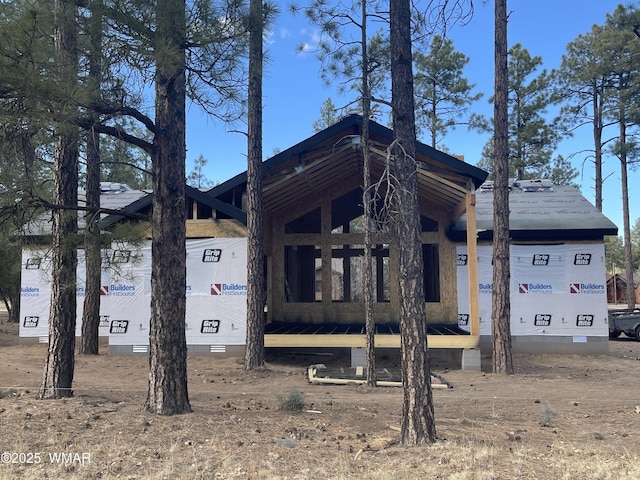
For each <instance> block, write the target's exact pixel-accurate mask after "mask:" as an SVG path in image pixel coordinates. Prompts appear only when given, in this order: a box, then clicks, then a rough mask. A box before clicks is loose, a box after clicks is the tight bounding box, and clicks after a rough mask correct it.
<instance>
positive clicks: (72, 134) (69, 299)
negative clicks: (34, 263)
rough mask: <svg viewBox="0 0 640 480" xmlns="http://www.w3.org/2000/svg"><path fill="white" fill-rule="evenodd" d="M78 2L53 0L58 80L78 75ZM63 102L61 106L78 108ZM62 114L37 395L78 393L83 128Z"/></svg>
mask: <svg viewBox="0 0 640 480" xmlns="http://www.w3.org/2000/svg"><path fill="white" fill-rule="evenodd" d="M75 15H76V6H75V2H73V1H69V0H56V1H55V3H54V16H55V20H54V35H53V38H54V43H55V50H56V65H55V66H56V68H57V70H56V82H57V85H58V86H62V85H68V83H69V82H72V81H73V79H75V78H77V62H78V53H77V36H76V30H75V28H76V27H75ZM67 107H69V105H61V107H60V111H69V112H73V111H74V109H73V107H69V108H67ZM65 120H67V119H65V118H63V116H62V115H60V118H58V119H57V121H56V125H55V147H54V148H55V151H54V166H53V203H54V205H55V206H56V208H54V209H53V225H52V246H51V251H52V260H51V266H52V271H51V307H50V314H49V348H48V351H47V357H46V360H45V364H44V373H43V376H42V383H41V385H40V390H39V391H38V395H37V397H38V398H40V399H45V398H63V397H71V396H73V391H72V384H73V373H74V366H75V362H74V353H75V352H74V350H75V338H76V332H75V330H76V265H77V256H78V253H77V250H76V248H77V242H76V239H77V227H78V217H77V212H76V210H75V209H74V207H75V206H76V205H77V204H78V155H79V152H78V131H77V128H76V127H75V126H73V125H72V123H71V122H68V121H65Z"/></svg>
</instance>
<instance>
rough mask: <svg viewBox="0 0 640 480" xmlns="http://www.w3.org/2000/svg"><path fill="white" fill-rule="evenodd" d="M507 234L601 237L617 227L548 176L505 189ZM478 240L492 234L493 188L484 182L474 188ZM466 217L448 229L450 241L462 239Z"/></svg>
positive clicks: (576, 193) (515, 236) (542, 237)
mask: <svg viewBox="0 0 640 480" xmlns="http://www.w3.org/2000/svg"><path fill="white" fill-rule="evenodd" d="M509 211H510V215H509V235H510V236H511V239H512V240H516V241H518V240H602V237H604V236H605V235H617V234H618V227H616V225H615V224H614V223H613V222H612V221H611V220H609V219H608V218H607V217H606V216H604V214H603V213H602V212H600V211H599V210H598V209H596V208H595V207H594V206H593V205H592V204H591V203H590V202H589V201H588V200H587V199H586V198H584V197H583V196H582V194H581V193H580V192H579V191H578V190H577V189H576V188H574V187H571V186H557V185H553V184H552V183H551V182H550V181H548V180H528V181H517V182H514V183H512V185H511V188H510V190H509ZM476 226H477V231H478V239H479V240H491V239H492V238H493V189H492V184H491V182H487V184H486V185H484V186H483V188H481V189H480V190H478V191H477V192H476ZM466 229H467V217H466V214H465V215H463V216H462V217H460V218H459V219H458V220H457V221H456V222H454V223H453V224H452V225H451V229H450V231H449V232H448V234H449V237H450V238H451V239H452V240H454V241H464V240H465V239H466Z"/></svg>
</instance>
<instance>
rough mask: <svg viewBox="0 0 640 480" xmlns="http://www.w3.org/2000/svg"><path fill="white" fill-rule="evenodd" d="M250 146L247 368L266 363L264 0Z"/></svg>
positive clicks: (253, 60) (257, 15)
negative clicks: (263, 112)
mask: <svg viewBox="0 0 640 480" xmlns="http://www.w3.org/2000/svg"><path fill="white" fill-rule="evenodd" d="M249 8H250V12H249V17H250V20H249V21H250V27H249V92H248V93H249V95H248V132H247V133H248V146H247V341H246V345H245V355H244V369H245V370H251V369H254V368H259V367H262V366H264V247H263V244H262V239H263V221H262V68H263V59H262V56H263V53H262V30H263V21H264V20H263V13H262V0H251V1H250V7H249Z"/></svg>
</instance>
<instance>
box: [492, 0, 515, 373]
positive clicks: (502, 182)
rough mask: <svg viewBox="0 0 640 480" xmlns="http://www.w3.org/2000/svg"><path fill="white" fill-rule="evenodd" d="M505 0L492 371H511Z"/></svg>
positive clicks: (499, 23)
mask: <svg viewBox="0 0 640 480" xmlns="http://www.w3.org/2000/svg"><path fill="white" fill-rule="evenodd" d="M508 85H509V83H508V67H507V1H506V0H495V95H494V98H495V101H494V128H495V132H494V142H495V145H494V155H495V159H494V166H493V174H494V188H493V209H494V213H493V292H492V298H491V301H492V306H493V312H492V317H491V333H492V340H493V371H494V372H495V373H506V374H512V373H513V360H512V354H511V299H510V286H509V282H510V261H509V138H508V132H509V124H508V119H507V115H508V94H509V86H508Z"/></svg>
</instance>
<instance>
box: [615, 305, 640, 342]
mask: <svg viewBox="0 0 640 480" xmlns="http://www.w3.org/2000/svg"><path fill="white" fill-rule="evenodd" d="M621 333H624V334H625V335H626V336H627V337H629V338H635V339H636V340H637V341H638V342H640V309H638V308H636V309H634V310H610V311H609V338H618V337H619V336H620V334H621Z"/></svg>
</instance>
